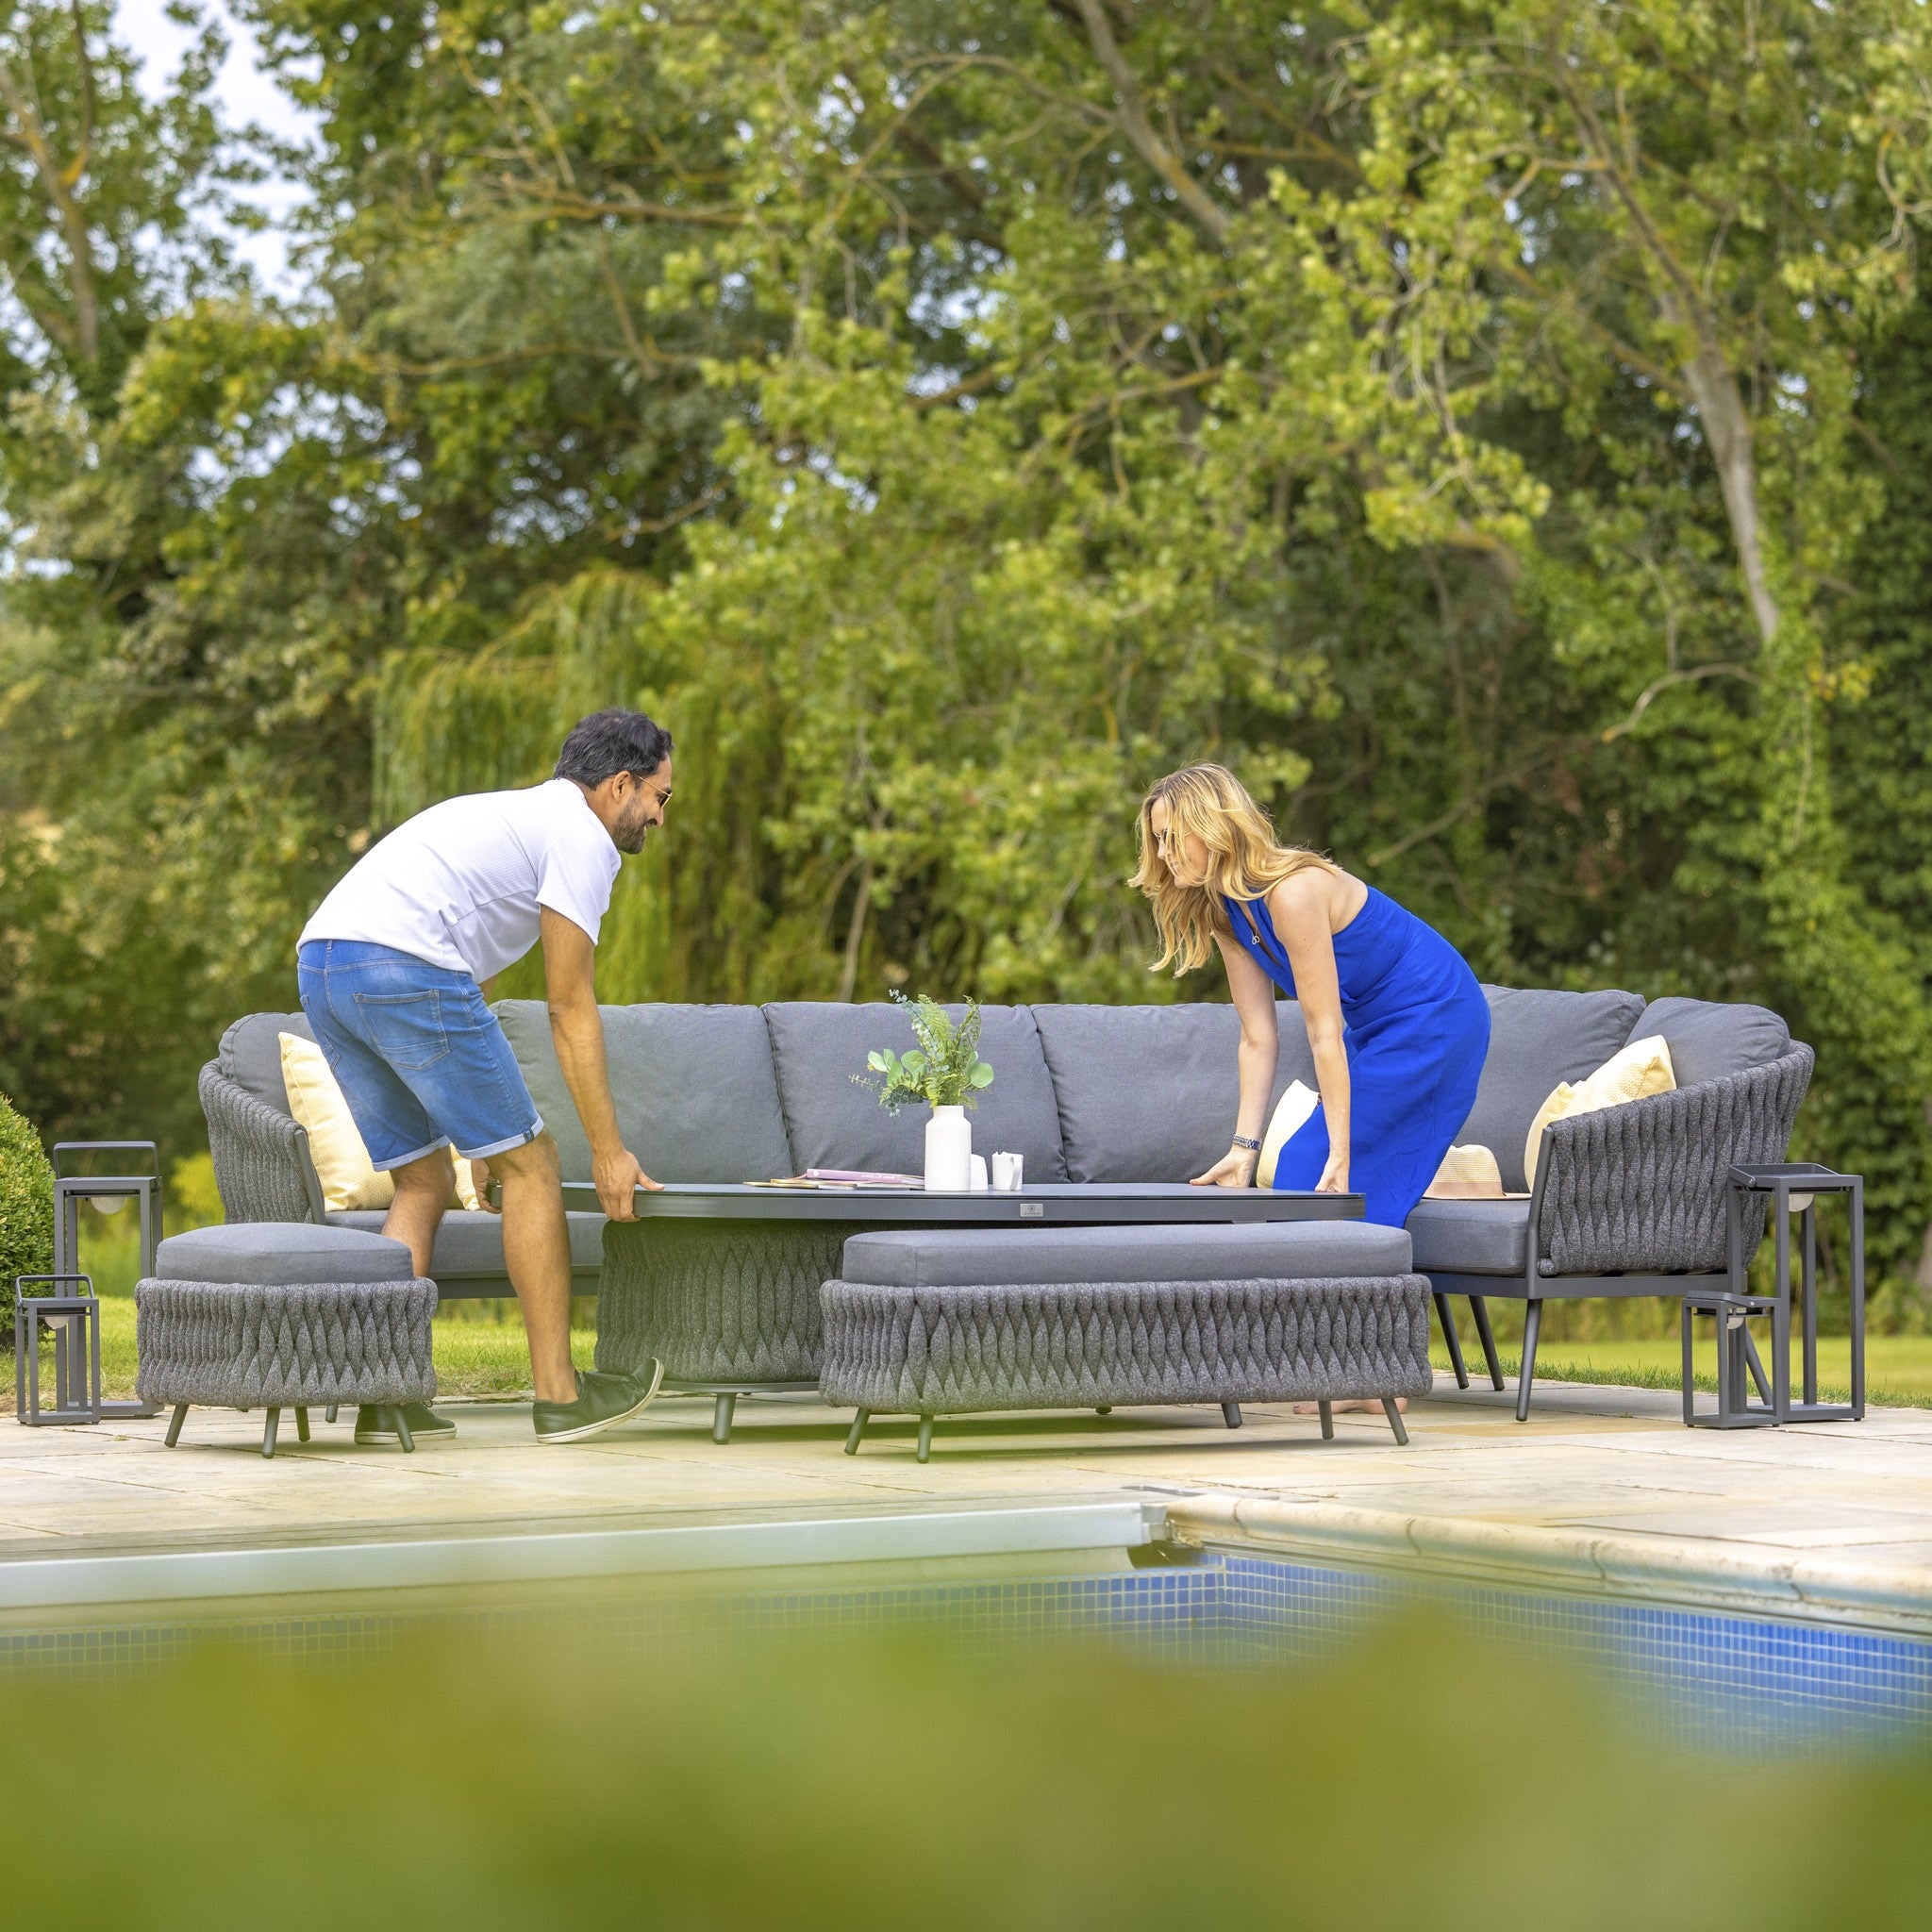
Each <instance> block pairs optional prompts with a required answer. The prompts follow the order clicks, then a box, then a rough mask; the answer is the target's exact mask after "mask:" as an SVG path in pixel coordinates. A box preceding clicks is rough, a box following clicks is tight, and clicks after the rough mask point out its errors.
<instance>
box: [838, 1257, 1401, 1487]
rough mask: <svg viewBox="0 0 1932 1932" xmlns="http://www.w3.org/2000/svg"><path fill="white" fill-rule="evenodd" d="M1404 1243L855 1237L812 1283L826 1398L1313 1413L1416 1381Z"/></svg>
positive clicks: (862, 1410)
mask: <svg viewBox="0 0 1932 1932" xmlns="http://www.w3.org/2000/svg"><path fill="white" fill-rule="evenodd" d="M1409 1260H1410V1256H1409V1245H1408V1236H1407V1234H1406V1233H1404V1232H1403V1230H1402V1229H1400V1228H1395V1227H1377V1226H1374V1225H1371V1224H1368V1223H1366V1222H1359V1221H1327V1222H1287V1223H1284V1222H1276V1223H1263V1224H1257V1225H1252V1226H1230V1225H1225V1224H1222V1225H1211V1226H1205V1227H1203V1226H1196V1227H1042V1228H1024V1229H1023V1228H1014V1229H1007V1228H932V1229H915V1230H894V1231H893V1232H891V1233H889V1234H864V1235H855V1236H854V1237H853V1238H852V1240H850V1241H847V1242H846V1243H845V1255H844V1261H843V1272H842V1274H841V1278H840V1279H838V1280H836V1281H828V1282H826V1283H825V1285H824V1290H823V1301H824V1345H825V1353H824V1372H823V1374H822V1376H821V1379H820V1384H819V1386H820V1389H821V1391H823V1393H824V1398H825V1400H826V1401H827V1402H830V1403H834V1404H837V1405H838V1406H840V1407H848V1406H849V1407H854V1408H857V1409H858V1418H857V1420H856V1421H855V1422H854V1423H853V1425H852V1433H851V1435H850V1437H848V1438H847V1440H846V1443H845V1448H846V1453H847V1454H848V1455H851V1454H855V1453H856V1452H857V1450H858V1443H859V1440H860V1438H861V1437H862V1436H863V1435H864V1433H865V1426H866V1424H867V1423H868V1422H869V1421H870V1420H871V1419H872V1417H873V1416H874V1414H878V1413H881V1412H883V1413H888V1414H901V1415H904V1414H911V1415H916V1416H918V1418H919V1459H920V1461H922V1462H924V1460H925V1459H926V1457H927V1455H928V1454H929V1453H930V1450H931V1446H932V1427H933V1418H934V1417H935V1416H939V1415H946V1414H954V1413H958V1412H961V1411H965V1410H970V1409H1011V1408H1096V1409H1099V1410H1100V1411H1101V1412H1102V1413H1103V1414H1105V1413H1106V1412H1107V1411H1108V1409H1110V1408H1112V1407H1117V1406H1120V1405H1123V1404H1127V1403H1158V1404H1163V1405H1165V1404H1171V1403H1195V1402H1212V1403H1219V1404H1220V1405H1221V1409H1222V1413H1223V1415H1224V1418H1225V1419H1226V1422H1227V1425H1228V1427H1229V1428H1238V1427H1240V1425H1241V1404H1242V1403H1243V1402H1286V1401H1304V1402H1316V1403H1319V1404H1320V1405H1321V1416H1322V1434H1323V1435H1324V1437H1325V1438H1328V1439H1330V1440H1332V1439H1333V1436H1334V1422H1333V1418H1332V1416H1331V1414H1330V1408H1329V1405H1330V1404H1331V1403H1332V1402H1335V1401H1338V1400H1342V1399H1352V1398H1357V1397H1369V1398H1372V1399H1374V1398H1379V1399H1380V1400H1381V1402H1382V1406H1383V1408H1384V1410H1385V1412H1386V1413H1387V1415H1388V1417H1389V1421H1390V1424H1391V1426H1392V1427H1393V1429H1394V1431H1395V1439H1396V1441H1398V1442H1406V1441H1407V1440H1408V1438H1407V1433H1406V1432H1405V1431H1404V1429H1403V1425H1402V1418H1401V1415H1400V1413H1399V1411H1398V1410H1397V1409H1396V1407H1395V1401H1394V1398H1395V1397H1396V1396H1398V1395H1421V1394H1424V1393H1426V1392H1427V1391H1428V1389H1429V1387H1430V1385H1431V1376H1430V1370H1429V1284H1428V1282H1427V1280H1426V1279H1425V1278H1424V1276H1422V1275H1420V1274H1413V1273H1411V1272H1410V1267H1409Z"/></svg>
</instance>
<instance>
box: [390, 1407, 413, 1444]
mask: <svg viewBox="0 0 1932 1932" xmlns="http://www.w3.org/2000/svg"><path fill="white" fill-rule="evenodd" d="M390 1415H391V1418H393V1420H394V1422H395V1425H396V1440H397V1441H399V1442H400V1443H401V1444H402V1445H403V1453H404V1454H405V1455H406V1456H413V1455H414V1454H415V1453H416V1439H415V1437H414V1436H412V1435H411V1434H410V1433H409V1419H408V1416H406V1415H405V1414H404V1413H403V1410H402V1405H401V1404H400V1403H398V1404H397V1405H396V1407H394V1408H392V1409H391V1410H390Z"/></svg>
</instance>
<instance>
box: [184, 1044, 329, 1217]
mask: <svg viewBox="0 0 1932 1932" xmlns="http://www.w3.org/2000/svg"><path fill="white" fill-rule="evenodd" d="M201 1110H202V1112H203V1113H204V1114H205V1115H206V1116H207V1118H208V1151H209V1153H211V1154H212V1155H213V1156H214V1162H215V1185H216V1186H217V1187H218V1188H220V1190H221V1192H222V1209H223V1212H224V1213H225V1214H226V1215H227V1217H228V1219H229V1220H230V1221H320V1220H322V1218H323V1211H322V1184H321V1182H320V1181H318V1180H317V1179H316V1176H315V1163H314V1162H313V1161H312V1160H311V1159H310V1158H308V1130H307V1129H306V1128H304V1127H303V1126H301V1125H300V1124H298V1123H296V1122H295V1121H292V1120H291V1119H290V1118H289V1116H288V1115H287V1114H285V1113H278V1112H276V1110H275V1108H272V1107H268V1106H266V1105H264V1104H263V1103H262V1102H261V1101H259V1100H258V1099H256V1097H255V1095H254V1094H252V1093H250V1092H249V1091H247V1089H246V1088H244V1087H238V1086H237V1085H236V1084H235V1082H234V1081H232V1080H230V1079H229V1078H228V1077H227V1076H226V1075H225V1074H224V1073H223V1072H222V1069H221V1064H220V1062H219V1061H216V1060H210V1061H209V1062H208V1065H207V1066H205V1067H203V1068H202V1070H201Z"/></svg>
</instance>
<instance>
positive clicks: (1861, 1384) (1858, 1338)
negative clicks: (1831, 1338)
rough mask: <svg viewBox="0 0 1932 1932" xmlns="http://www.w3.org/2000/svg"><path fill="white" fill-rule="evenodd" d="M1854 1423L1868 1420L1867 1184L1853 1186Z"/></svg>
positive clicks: (1857, 1182)
mask: <svg viewBox="0 0 1932 1932" xmlns="http://www.w3.org/2000/svg"><path fill="white" fill-rule="evenodd" d="M1851 1206H1852V1419H1853V1421H1855V1422H1863V1421H1864V1420H1865V1182H1864V1179H1863V1177H1862V1176H1856V1177H1855V1178H1854V1180H1853V1183H1852V1203H1851Z"/></svg>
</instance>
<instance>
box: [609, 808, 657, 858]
mask: <svg viewBox="0 0 1932 1932" xmlns="http://www.w3.org/2000/svg"><path fill="white" fill-rule="evenodd" d="M650 829H651V822H650V820H649V819H647V818H645V816H644V815H643V813H642V812H641V811H638V812H626V813H625V814H624V816H623V817H622V818H620V819H619V820H618V822H617V825H616V829H615V830H614V831H612V833H611V835H610V842H611V843H612V844H613V845H615V846H616V847H617V849H618V850H619V851H620V852H641V851H642V850H643V849H644V840H645V838H646V837H647V836H648V834H649V832H650Z"/></svg>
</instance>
